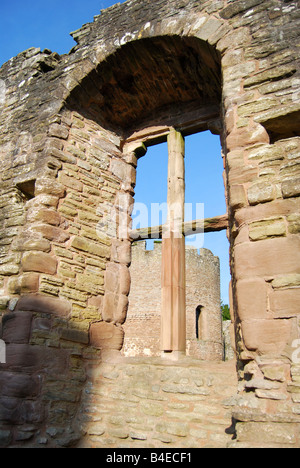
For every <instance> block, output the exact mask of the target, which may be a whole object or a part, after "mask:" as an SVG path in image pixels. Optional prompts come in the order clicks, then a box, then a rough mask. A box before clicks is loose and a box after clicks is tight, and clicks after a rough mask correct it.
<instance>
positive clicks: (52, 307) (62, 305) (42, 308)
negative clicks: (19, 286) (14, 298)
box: [16, 294, 71, 317]
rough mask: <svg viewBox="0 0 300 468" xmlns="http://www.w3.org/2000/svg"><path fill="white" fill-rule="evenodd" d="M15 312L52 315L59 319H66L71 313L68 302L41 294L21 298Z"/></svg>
mask: <svg viewBox="0 0 300 468" xmlns="http://www.w3.org/2000/svg"><path fill="white" fill-rule="evenodd" d="M16 310H22V311H26V310H28V311H31V312H41V313H45V314H54V315H57V316H59V317H68V316H69V314H70V312H71V304H70V303H69V301H67V300H65V299H61V298H56V297H50V296H43V295H41V294H36V295H33V294H32V295H30V296H22V297H21V298H20V299H19V301H18V303H17V306H16Z"/></svg>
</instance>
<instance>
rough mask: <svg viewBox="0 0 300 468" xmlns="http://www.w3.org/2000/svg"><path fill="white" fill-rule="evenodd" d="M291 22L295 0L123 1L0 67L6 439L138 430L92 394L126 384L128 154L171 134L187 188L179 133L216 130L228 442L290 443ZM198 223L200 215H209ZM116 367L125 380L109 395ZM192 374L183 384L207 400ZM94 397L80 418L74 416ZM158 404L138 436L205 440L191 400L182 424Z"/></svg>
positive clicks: (298, 108)
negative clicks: (66, 41)
mask: <svg viewBox="0 0 300 468" xmlns="http://www.w3.org/2000/svg"><path fill="white" fill-rule="evenodd" d="M299 30H300V27H299V2H298V1H296V0H232V1H229V0H218V1H215V0H207V1H206V0H159V1H152V0H128V1H126V2H124V3H123V4H117V5H115V6H113V7H111V8H109V9H107V10H105V11H103V12H101V14H100V15H98V16H96V17H95V18H94V21H93V22H91V23H89V24H86V25H84V26H83V27H82V28H80V29H79V30H78V31H75V32H73V33H72V36H73V38H74V39H75V41H76V46H75V47H74V48H73V49H72V50H71V51H70V53H69V54H65V55H62V56H59V55H58V54H57V53H55V52H51V51H49V50H48V49H45V50H44V51H41V50H40V49H36V48H31V49H29V50H27V51H24V52H22V53H20V54H19V55H18V56H16V57H14V58H12V59H11V60H9V61H8V62H7V63H5V64H4V65H3V66H2V67H1V69H0V181H1V189H0V220H1V228H0V260H1V264H0V310H1V336H0V339H1V340H2V341H1V348H3V343H4V345H5V362H1V363H0V371H1V372H0V385H1V395H0V445H1V446H16V445H19V446H20V445H26V444H31V445H32V446H38V445H39V444H41V443H47V444H48V445H49V446H56V447H58V446H75V445H76V444H78V443H79V441H81V440H82V439H84V438H85V437H87V438H88V439H89V442H90V443H91V444H93V442H94V436H95V432H96V435H98V436H99V437H101V436H102V434H105V436H104V438H101V441H100V442H99V445H102V446H103V445H104V444H105V443H106V444H107V443H108V442H107V441H108V440H110V437H112V436H111V434H114V436H115V437H116V438H118V437H119V439H118V441H119V440H120V438H122V437H123V438H124V437H126V440H127V442H128V445H129V446H130V447H134V446H135V444H137V442H136V441H137V440H140V439H137V437H142V436H141V435H140V434H136V431H134V429H135V428H134V427H132V426H130V424H131V425H132V424H133V423H132V420H131V421H128V418H127V416H126V408H125V406H124V405H123V406H122V408H123V411H124V414H125V416H124V415H123V419H121V421H122V423H121V424H123V425H124V424H125V423H126V424H128V425H129V426H130V430H127V431H125V433H124V432H123V431H121V430H120V428H119V431H116V430H113V429H115V428H112V427H111V425H112V423H111V420H110V419H109V418H108V419H107V420H106V421H107V425H105V427H102V426H101V425H99V421H101V419H102V418H104V417H106V415H107V413H106V407H105V405H103V399H104V398H108V397H110V398H112V400H113V402H112V401H111V400H109V404H110V407H113V403H114V402H115V400H114V398H115V395H117V396H118V398H121V397H120V395H123V393H122V391H123V390H122V385H123V381H122V375H123V374H122V372H115V367H114V364H113V363H112V360H113V359H116V360H118V359H119V360H122V359H123V362H124V360H125V358H122V356H120V350H121V348H122V346H123V341H124V329H123V325H124V323H125V321H126V316H127V310H128V303H129V300H128V296H129V291H130V281H131V280H130V270H129V267H130V263H131V245H132V241H133V238H132V233H131V222H132V219H131V208H132V206H133V202H134V187H135V181H136V168H137V160H138V158H139V157H141V156H143V155H144V154H145V151H146V150H147V148H148V147H149V146H150V145H153V144H158V143H161V142H162V141H166V140H167V139H168V140H170V147H171V149H172V151H170V153H172V156H173V159H172V162H173V163H174V162H175V161H179V162H180V171H179V174H180V182H181V191H182V193H183V190H182V188H183V183H184V171H183V165H182V162H183V159H184V151H183V142H184V138H185V136H187V135H190V134H193V133H196V132H201V131H204V130H211V131H212V132H214V133H217V134H219V135H220V139H221V143H222V157H223V162H224V182H225V194H226V203H227V212H226V213H225V214H224V213H216V218H218V219H219V217H220V216H222V219H223V221H224V220H225V221H226V222H223V224H222V229H224V228H225V229H227V234H228V238H229V241H230V267H231V275H232V288H231V291H232V295H231V311H232V322H233V324H234V330H235V341H236V353H237V359H238V366H237V370H238V377H239V386H236V390H237V391H238V399H237V400H236V401H237V404H236V406H235V407H233V408H232V411H231V415H232V417H233V419H234V421H235V422H236V439H235V443H236V444H241V445H242V446H244V445H245V444H250V445H252V446H257V445H260V444H265V445H267V446H278V445H280V446H282V445H283V446H289V447H296V446H298V447H299V445H300V443H299V424H300V409H299V403H300V396H299V394H300V393H299V376H300V366H299V361H300V359H299V355H300V351H299V350H300V348H299V346H300V345H299V343H300V341H299V340H300V324H299V317H300V308H299V303H300V236H299V233H300V213H299V196H300V169H299V168H300V165H299V153H300V138H299V128H300V123H299V118H300V92H299V83H300V59H299V36H298V34H299ZM175 137H176V138H175ZM175 140H177V143H179V144H177V145H176V144H175V143H176V141H175ZM175 169H176V167H175ZM177 169H178V167H177ZM176 175H177V174H176V171H175V174H173V176H174V177H173V182H172V183H170V184H169V185H170V186H169V187H168V188H169V189H170V194H173V195H174V193H175V192H176V190H175V186H176V183H177V182H178V180H177V181H176ZM177 185H178V184H177ZM180 201H181V205H182V202H183V197H181V200H180ZM196 221H197V220H196ZM196 221H195V225H197V222H196ZM215 221H216V220H215ZM213 225H214V229H215V227H216V224H214V223H213ZM177 227H178V226H177ZM204 227H205V229H206V230H211V229H212V222H211V220H206V222H204ZM218 228H220V225H219V227H218ZM179 231H181V226H179ZM172 234H174V230H173V231H172ZM181 235H182V232H181ZM179 240H180V242H177V244H176V242H175V241H174V236H173V238H172V239H171V241H170V242H169V243H166V247H167V249H166V255H165V259H167V260H171V261H172V260H176V261H177V265H175V266H177V270H176V269H173V270H172V268H173V266H174V265H172V264H171V263H172V262H171V261H170V262H169V265H167V262H166V265H167V267H166V268H165V270H164V271H165V272H168V273H170V272H171V273H172V271H175V273H178V271H179V275H178V277H177V278H176V280H177V283H175V282H174V284H170V285H168V284H167V280H168V278H169V276H168V275H166V278H165V279H166V281H165V283H164V286H165V298H166V302H165V303H166V305H168V304H170V302H171V301H168V296H167V295H168V293H170V294H169V298H170V297H171V294H173V293H174V297H175V295H176V294H177V296H176V299H177V302H176V304H177V305H178V304H179V305H180V306H181V309H180V310H179V307H178V308H177V309H178V310H176V313H177V312H178V311H179V312H180V313H177V318H178V321H177V324H176V327H175V329H174V330H171V332H172V333H169V334H168V333H166V336H167V338H169V337H171V338H172V337H173V336H174V335H175V332H176V333H177V335H176V339H177V342H178V343H179V341H180V343H179V344H180V346H181V347H182V346H183V343H184V340H183V339H185V334H184V333H183V328H182V329H181V328H180V320H182V322H183V321H184V319H185V316H184V312H185V310H184V306H185V304H184V300H183V299H184V297H185V296H184V292H185V289H186V285H185V281H184V279H185V277H184V262H183V258H184V252H185V249H184V247H183V246H184V243H183V239H182V238H180V239H179ZM174 246H175V247H174ZM172 252H175V256H173V257H172ZM168 266H169V268H168ZM169 286H170V287H169ZM176 288H177V289H176ZM170 291H171V292H170ZM199 305H202V304H199ZM166 309H167V308H166ZM167 312H168V314H169V315H168V317H167V319H169V318H170V317H171V313H172V312H173V311H172V310H170V308H168V310H167ZM199 313H200V311H199ZM171 318H172V317H171ZM169 331H170V330H168V329H167V332H169ZM178 332H179V333H178ZM178 337H179V338H180V340H179V339H178ZM182 338H183V339H182ZM174 342H175V340H174ZM1 360H3V352H2V349H1ZM118 362H120V361H118ZM101 366H104V368H103V367H101ZM120 366H121V364H120ZM149 367H150V366H149ZM154 368H155V369H154V370H153V372H154V373H155V372H156V371H158V370H159V372H163V370H162V369H161V368H160V367H159V366H158V367H155V366H154ZM197 369H198V368H197ZM217 369H220V366H217ZM130 372H131V369H130V368H128V369H127V370H126V376H127V377H126V379H127V378H128V377H129V376H130V375H132V374H130ZM197 372H198V370H197ZM146 374H147V372H146V371H145V372H143V375H144V376H146V377H147V375H146ZM179 374H180V372H179ZM107 376H109V379H108V380H109V385H107V386H104V387H103V388H105V390H103V391H105V392H106V393H105V394H103V393H102V394H101V399H102V400H101V399H100V400H97V396H99V392H100V393H101V391H102V390H101V385H100V384H101V383H102V380H103V381H105V383H106V384H107ZM120 376H121V377H120ZM151 376H152V374H151ZM165 377H166V376H165ZM169 377H170V376H169V374H168V378H169ZM118 378H120V380H118ZM101 379H102V380H101ZM114 379H116V380H114ZM178 379H179V381H180V378H179V377H178ZM186 379H188V373H187V372H185V373H184V378H183V380H184V381H186ZM129 380H130V379H129ZM154 380H155V381H156V382H161V377H159V378H157V379H154ZM196 380H197V382H198V383H199V379H196ZM112 381H113V382H114V381H115V383H119V387H118V388H117V389H115V391H113V392H112V391H111V386H110V385H112V383H111V382H112ZM200 381H201V379H200ZM99 382H100V384H99V386H100V387H99V388H97V389H96V390H95V391H94V393H92V392H91V391H90V389H91V388H94V387H93V384H94V383H95V384H97V383H99ZM126 382H128V380H126ZM171 383H172V385H171V386H168V387H167V388H165V389H163V388H160V391H161V392H163V393H164V394H163V396H161V398H162V399H163V400H162V401H165V402H166V406H164V407H162V406H161V404H160V403H158V402H156V405H155V409H157V413H156V414H159V417H160V416H161V414H164V416H165V417H166V418H168V417H170V414H169V410H168V409H167V408H168V401H169V400H168V397H170V401H172V398H173V393H168V392H170V390H175V388H174V385H173V384H174V382H171ZM177 384H178V382H177V383H176V384H175V385H177ZM128 385H129V387H128V388H130V391H128V393H127V395H130V396H129V398H131V399H130V401H129V403H130V404H131V405H135V404H136V405H138V406H139V409H140V410H141V411H142V412H143V411H144V413H145V412H146V414H147V412H148V413H149V411H150V412H152V410H153V406H154V405H153V398H155V397H156V396H157V395H155V394H154V393H155V392H152V393H151V395H150V396H151V398H152V400H151V402H150V403H149V404H148V406H147V408H146V407H145V404H144V403H145V402H143V401H142V398H143V397H144V396H145V394H147V395H148V393H147V392H148V387H147V388H146V389H145V387H142V388H141V389H140V391H139V392H135V393H138V396H137V395H136V394H135V395H133V394H132V391H135V390H134V385H133V383H132V382H131V381H130V382H129V383H128ZM147 385H148V386H149V385H151V380H150V378H148V380H147ZM178 385H179V384H178ZM193 385H194V386H193V387H192V388H191V387H190V388H189V390H191V391H192V392H193V398H195V399H197V398H198V399H199V398H201V396H203V395H202V394H201V387H200V388H198V387H197V383H195V381H194V382H193ZM196 387H197V388H196ZM176 388H177V389H178V387H176ZM131 390H132V391H131ZM165 390H166V391H165ZM211 390H212V389H211V388H210V387H208V388H206V389H205V392H206V394H207V395H208V394H209V391H211ZM180 391H185V392H186V389H184V388H182V386H181V387H179V395H181V394H180ZM170 395H171V396H170ZM199 395H200V397H199ZM184 396H185V397H186V396H187V397H190V396H191V395H189V394H188V395H186V394H185V395H184ZM88 398H89V400H88ZM124 398H125V397H124ZM136 398H138V399H139V398H140V399H141V400H138V401H137V400H136ZM96 400H97V411H99V413H97V415H96V416H93V414H92V413H91V414H90V418H91V421H92V422H93V424H92V423H91V427H90V428H89V429H87V428H86V427H83V426H82V425H80V424H79V419H78V416H79V414H83V415H85V410H86V408H89V410H90V411H91V408H94V406H93V403H94V401H96ZM134 400H135V401H134ZM83 401H84V405H83ZM118 403H119V400H118ZM179 404H182V401H180V398H179ZM82 405H83V406H82ZM193 405H195V406H194V407H198V408H199V406H201V405H200V403H199V400H198V403H197V402H195V401H193ZM197 405H198V406H197ZM120 406H121V405H120ZM194 407H193V408H194ZM144 413H143V414H144ZM183 414H184V415H185V414H186V413H183ZM93 417H95V418H98V419H96V420H94V421H93ZM151 417H152V418H153V419H151V421H150V422H151V424H150V427H149V428H148V432H147V440H148V443H149V445H151V444H158V442H157V440H159V441H160V442H161V443H162V444H166V443H170V444H171V443H172V444H173V446H175V447H176V446H178V445H176V443H177V442H178V440H179V439H175V438H173V437H178V438H180V437H182V434H184V436H185V439H184V440H185V443H186V446H191V445H189V443H193V446H194V445H195V446H199V445H201V434H202V432H201V430H200V429H201V428H200V429H199V427H198V426H197V427H194V426H193V424H192V425H190V421H191V419H189V415H186V420H185V421H184V424H182V421H183V419H184V418H183V416H182V413H181V414H180V415H177V419H176V424H175V427H174V421H170V420H168V421H169V422H170V423H171V424H170V426H168V424H165V425H161V423H160V422H157V421H156V420H155V419H154V418H155V416H154V415H153V414H152V416H151ZM119 421H120V419H119ZM124 421H125V423H124ZM196 424H197V423H196ZM170 427H171V429H170ZM121 429H122V428H121ZM182 429H184V433H182ZM170 430H172V433H171V434H170V433H169V432H170ZM168 431H169V432H168ZM174 433H175V435H174ZM99 434H100V435H99ZM116 434H117V435H116ZM130 434H131V435H130ZM143 436H144V435H143ZM114 440H116V439H114ZM143 440H145V439H143ZM180 440H181V443H182V444H184V441H183V439H180ZM118 441H116V442H115V445H116V446H118ZM201 446H203V444H202V445H201Z"/></svg>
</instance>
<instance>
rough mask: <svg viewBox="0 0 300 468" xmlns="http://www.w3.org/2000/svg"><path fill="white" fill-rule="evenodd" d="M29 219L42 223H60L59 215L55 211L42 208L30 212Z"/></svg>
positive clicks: (55, 224) (54, 224)
mask: <svg viewBox="0 0 300 468" xmlns="http://www.w3.org/2000/svg"><path fill="white" fill-rule="evenodd" d="M28 220H29V221H33V222H34V221H41V222H42V223H47V224H51V225H53V226H59V225H60V223H61V216H60V214H59V213H57V211H54V210H49V209H47V208H43V209H41V210H38V211H36V212H33V213H31V214H30V217H29V218H28Z"/></svg>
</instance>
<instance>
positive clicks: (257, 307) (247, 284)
mask: <svg viewBox="0 0 300 468" xmlns="http://www.w3.org/2000/svg"><path fill="white" fill-rule="evenodd" d="M236 291H237V300H238V314H239V318H240V320H251V319H262V318H266V316H267V283H266V282H265V281H264V280H263V279H261V278H250V279H247V280H240V281H238V282H237V285H236Z"/></svg>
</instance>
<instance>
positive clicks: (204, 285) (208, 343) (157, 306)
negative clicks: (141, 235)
mask: <svg viewBox="0 0 300 468" xmlns="http://www.w3.org/2000/svg"><path fill="white" fill-rule="evenodd" d="M130 275H131V289H130V295H129V308H128V313H127V319H126V322H125V324H124V331H125V340H124V346H123V349H122V353H124V355H125V356H143V355H147V356H160V354H161V346H160V328H161V323H160V322H161V243H160V242H155V243H154V249H153V250H146V245H145V242H140V243H138V244H135V245H134V246H133V248H132V261H131V266H130ZM220 303H221V300H220V263H219V259H218V258H217V257H214V255H213V254H212V253H211V252H210V251H209V250H207V249H201V250H200V254H198V251H197V250H196V249H192V248H187V249H186V304H187V307H186V320H187V335H186V336H187V355H188V356H193V357H197V358H199V359H205V360H222V358H223V339H222V322H221V309H220ZM199 305H202V311H201V314H203V315H202V317H201V318H198V325H199V328H198V338H197V337H196V309H197V307H198V306H199Z"/></svg>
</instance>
